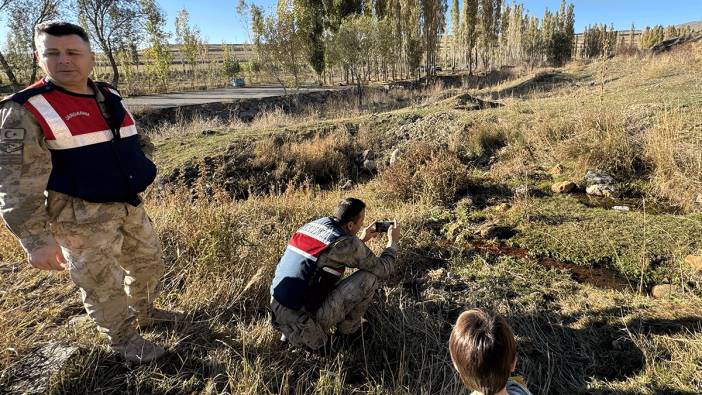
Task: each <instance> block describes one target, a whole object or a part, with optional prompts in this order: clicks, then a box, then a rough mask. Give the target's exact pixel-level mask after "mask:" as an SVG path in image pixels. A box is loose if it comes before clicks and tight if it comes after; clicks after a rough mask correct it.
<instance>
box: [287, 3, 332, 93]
mask: <svg viewBox="0 0 702 395" xmlns="http://www.w3.org/2000/svg"><path fill="white" fill-rule="evenodd" d="M293 12H294V18H295V22H294V23H295V24H296V25H297V26H298V29H299V34H300V35H301V36H302V39H303V43H304V47H305V52H306V57H307V62H308V63H309V65H310V66H311V67H312V69H313V70H314V72H315V73H316V74H317V79H318V80H320V79H321V77H322V73H323V72H324V66H325V61H324V25H325V9H324V5H323V4H322V2H321V1H319V0H294V2H293Z"/></svg>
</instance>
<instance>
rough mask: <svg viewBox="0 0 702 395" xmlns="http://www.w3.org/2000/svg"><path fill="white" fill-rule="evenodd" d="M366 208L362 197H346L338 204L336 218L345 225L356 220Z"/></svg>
mask: <svg viewBox="0 0 702 395" xmlns="http://www.w3.org/2000/svg"><path fill="white" fill-rule="evenodd" d="M364 208H366V204H365V203H363V201H361V200H360V199H356V198H352V197H349V198H345V199H344V200H342V201H340V202H339V204H337V205H336V210H334V218H335V219H336V220H337V221H338V222H339V224H341V225H345V224H347V223H349V222H353V221H356V220H357V219H358V216H359V215H361V212H362V211H363V209H364Z"/></svg>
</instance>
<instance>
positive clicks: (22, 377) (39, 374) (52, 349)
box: [3, 341, 78, 394]
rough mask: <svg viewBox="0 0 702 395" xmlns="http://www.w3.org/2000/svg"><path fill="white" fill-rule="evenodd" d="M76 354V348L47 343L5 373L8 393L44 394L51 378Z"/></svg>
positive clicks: (23, 357) (25, 356) (24, 356)
mask: <svg viewBox="0 0 702 395" xmlns="http://www.w3.org/2000/svg"><path fill="white" fill-rule="evenodd" d="M77 353H78V347H76V346H69V345H65V344H60V343H57V342H53V341H52V342H49V343H47V344H45V345H44V346H42V347H40V348H37V349H35V350H34V351H32V352H30V353H29V354H27V355H23V356H22V359H21V360H20V361H19V362H18V363H17V364H15V365H14V366H12V368H10V369H8V371H6V372H5V374H7V377H9V379H10V380H9V387H5V388H3V389H4V390H8V393H22V394H44V393H46V392H48V390H49V384H50V383H51V378H52V377H53V376H55V375H57V374H59V373H60V372H61V370H63V368H64V367H65V366H66V364H68V362H69V360H70V359H71V358H72V357H73V356H74V355H76V354H77Z"/></svg>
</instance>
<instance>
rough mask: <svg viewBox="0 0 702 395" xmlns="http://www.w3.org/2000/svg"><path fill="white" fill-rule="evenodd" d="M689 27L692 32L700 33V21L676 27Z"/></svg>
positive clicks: (701, 27)
mask: <svg viewBox="0 0 702 395" xmlns="http://www.w3.org/2000/svg"><path fill="white" fill-rule="evenodd" d="M685 26H690V27H691V28H692V30H696V31H702V21H692V22H687V23H683V24H681V25H678V27H685Z"/></svg>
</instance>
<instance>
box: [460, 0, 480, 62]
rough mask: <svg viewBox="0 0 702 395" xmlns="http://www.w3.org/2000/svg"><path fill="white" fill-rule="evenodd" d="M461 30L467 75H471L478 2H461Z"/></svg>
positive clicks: (470, 0)
mask: <svg viewBox="0 0 702 395" xmlns="http://www.w3.org/2000/svg"><path fill="white" fill-rule="evenodd" d="M461 23H462V27H461V30H462V31H463V50H464V51H465V53H466V60H467V63H468V74H469V75H473V61H474V60H475V62H476V63H477V56H476V57H475V58H474V57H473V50H474V49H475V48H476V46H477V42H478V0H463V8H462V12H461Z"/></svg>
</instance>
